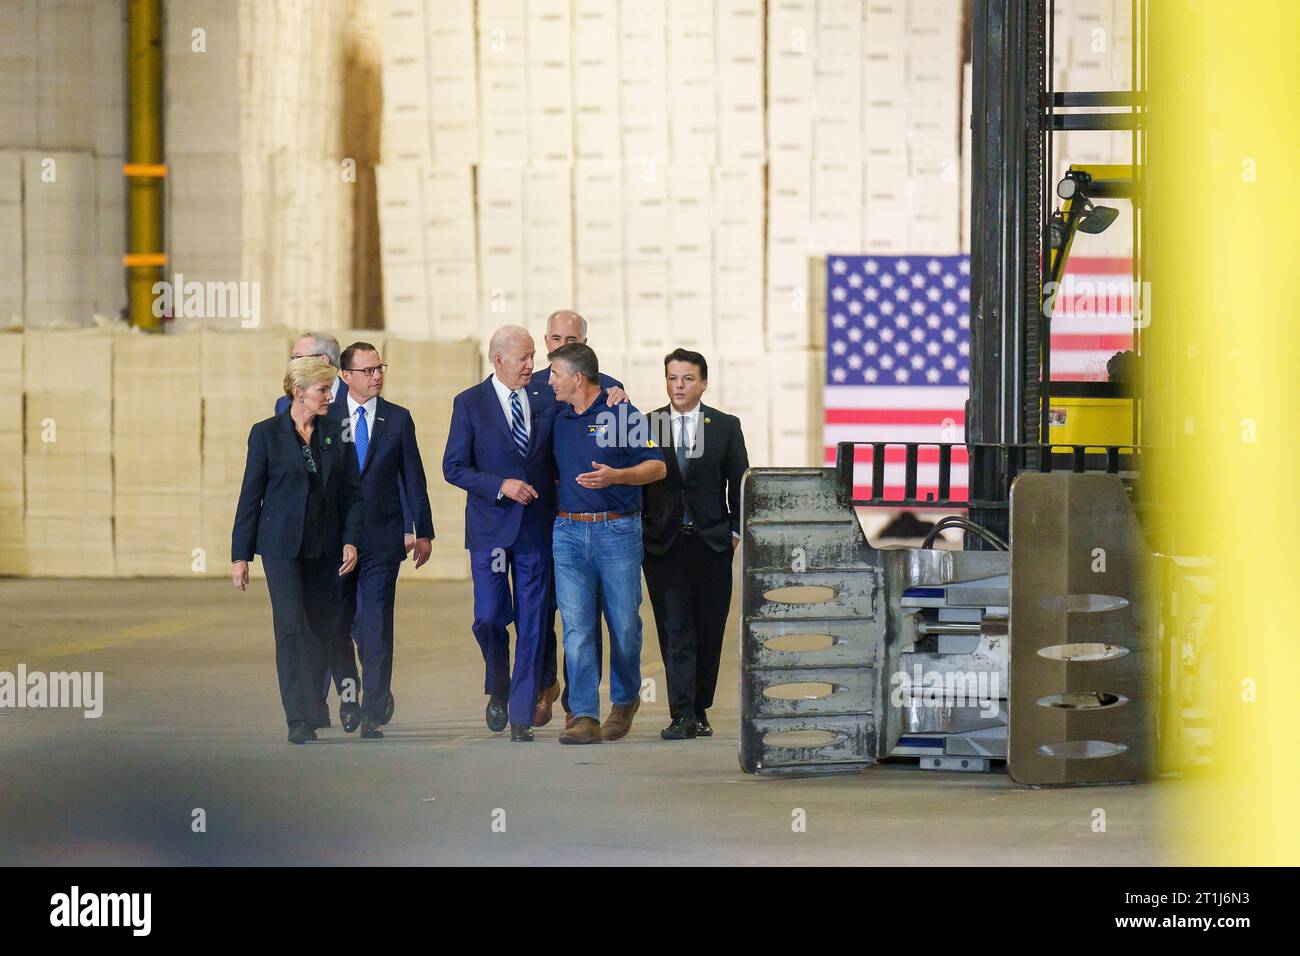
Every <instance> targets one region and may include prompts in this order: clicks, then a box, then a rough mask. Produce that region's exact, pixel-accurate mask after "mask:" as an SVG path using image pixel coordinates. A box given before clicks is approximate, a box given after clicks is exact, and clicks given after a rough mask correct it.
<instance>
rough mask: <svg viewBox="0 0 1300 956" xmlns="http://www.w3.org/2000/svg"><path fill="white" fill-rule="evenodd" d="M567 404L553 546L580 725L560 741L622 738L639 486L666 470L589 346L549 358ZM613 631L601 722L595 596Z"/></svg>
mask: <svg viewBox="0 0 1300 956" xmlns="http://www.w3.org/2000/svg"><path fill="white" fill-rule="evenodd" d="M547 357H548V358H549V359H550V361H551V379H550V382H551V388H552V389H554V390H555V397H556V399H557V400H558V401H559V402H560V403H561V404H560V407H559V411H558V413H557V414H556V417H555V425H554V428H553V431H552V446H553V448H554V452H555V463H556V466H557V469H558V472H559V484H558V486H557V499H558V500H557V505H558V513H557V514H556V518H555V528H554V533H553V534H552V536H551V549H552V554H553V556H554V559H555V597H556V602H557V603H558V604H559V606H560V615H561V617H562V619H563V621H564V660H565V669H566V671H567V673H568V684H569V706H570V707H572V708H573V716H574V723H573V726H572V727H571V728H569V729H568V730H566V731H565V732H564V733H563V734H561V735H560V743H562V744H598V743H600V742H601V741H602V740H618V739H619V738H621V737H625V736H627V732H628V731H629V730H631V729H632V717H633V715H635V714H636V711H637V707H638V706H640V703H641V696H640V694H641V558H642V553H641V515H640V512H641V490H640V487H639V486H641V485H648V484H650V483H651V482H652V481H658V480H660V479H661V478H663V477H664V476H665V475H666V474H667V473H668V466H667V464H666V463H665V462H664V456H663V452H662V451H660V449H659V448H657V447H656V446H655V443H654V441H653V440H652V439H651V436H650V425H649V421H648V420H647V419H646V416H644V415H642V414H641V413H640V412H639V411H637V410H636V408H634V407H633V406H632V404H631V403H629V402H624V403H622V404H620V405H618V406H617V407H616V408H610V407H609V406H608V404H607V400H608V396H607V395H606V392H605V389H604V388H602V387H601V384H600V366H599V363H598V362H597V360H596V353H595V352H593V351H592V350H591V349H590V348H589V347H588V346H586V345H583V344H581V343H574V344H572V345H563V346H561V347H560V348H558V349H556V350H555V351H554V352H552V353H550V355H549V356H547ZM597 593H599V594H600V597H601V601H602V602H603V604H604V608H605V623H606V624H607V625H609V648H610V651H609V657H610V661H609V697H610V712H609V717H608V718H607V719H606V720H605V723H604V725H603V726H602V725H601V723H600V670H599V668H598V665H597V664H596V652H595V623H596V595H597Z"/></svg>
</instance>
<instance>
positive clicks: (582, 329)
mask: <svg viewBox="0 0 1300 956" xmlns="http://www.w3.org/2000/svg"><path fill="white" fill-rule="evenodd" d="M562 315H571V316H573V317H574V318H576V319H577V320H578V329H579V330H580V332H581V334H582V337H583V338H584V339H585V338H586V337H587V320H586V319H584V318H583V317H582V316H580V315H579V314H578V313H577V312H574V311H573V310H572V309H559V310H557V311H555V312H552V313H551V314H550V315H548V316H547V317H546V334H547V335H550V334H551V323H552V322H554V321H555V320H556V319H557V318H559V317H560V316H562Z"/></svg>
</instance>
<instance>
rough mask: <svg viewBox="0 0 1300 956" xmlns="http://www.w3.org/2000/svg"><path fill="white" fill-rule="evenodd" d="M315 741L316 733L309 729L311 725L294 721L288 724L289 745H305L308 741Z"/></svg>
mask: <svg viewBox="0 0 1300 956" xmlns="http://www.w3.org/2000/svg"><path fill="white" fill-rule="evenodd" d="M315 739H316V731H314V730H312V729H311V724H309V723H307V721H305V720H294V721H290V723H289V743H291V744H305V743H306V742H307V741H309V740H315Z"/></svg>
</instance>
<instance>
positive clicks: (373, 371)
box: [343, 365, 388, 378]
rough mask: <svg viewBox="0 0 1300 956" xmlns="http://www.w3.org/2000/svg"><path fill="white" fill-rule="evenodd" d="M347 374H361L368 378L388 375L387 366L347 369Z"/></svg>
mask: <svg viewBox="0 0 1300 956" xmlns="http://www.w3.org/2000/svg"><path fill="white" fill-rule="evenodd" d="M343 371H345V372H360V373H361V374H362V375H364V376H365V377H366V378H374V377H375V376H376V375H387V374H388V366H387V365H372V366H371V367H370V368H345V369H344V370H343Z"/></svg>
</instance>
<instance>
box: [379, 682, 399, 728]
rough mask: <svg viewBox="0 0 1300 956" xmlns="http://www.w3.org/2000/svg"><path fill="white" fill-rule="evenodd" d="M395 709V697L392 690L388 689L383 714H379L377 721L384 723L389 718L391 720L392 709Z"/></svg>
mask: <svg viewBox="0 0 1300 956" xmlns="http://www.w3.org/2000/svg"><path fill="white" fill-rule="evenodd" d="M396 709H397V698H396V697H394V696H393V692H392V691H391V690H390V691H389V692H388V706H387V707H385V708H384V712H383V714H381V715H380V717H379V722H380V723H381V724H386V723H388V722H389V721H390V720H392V719H393V711H394V710H396Z"/></svg>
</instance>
